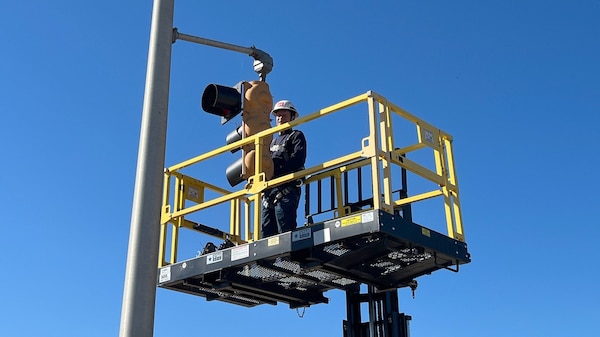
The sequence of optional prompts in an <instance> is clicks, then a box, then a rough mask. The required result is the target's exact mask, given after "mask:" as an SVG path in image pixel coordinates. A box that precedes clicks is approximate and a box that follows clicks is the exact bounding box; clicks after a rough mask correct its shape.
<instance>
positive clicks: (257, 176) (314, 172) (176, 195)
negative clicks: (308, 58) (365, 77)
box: [159, 91, 464, 266]
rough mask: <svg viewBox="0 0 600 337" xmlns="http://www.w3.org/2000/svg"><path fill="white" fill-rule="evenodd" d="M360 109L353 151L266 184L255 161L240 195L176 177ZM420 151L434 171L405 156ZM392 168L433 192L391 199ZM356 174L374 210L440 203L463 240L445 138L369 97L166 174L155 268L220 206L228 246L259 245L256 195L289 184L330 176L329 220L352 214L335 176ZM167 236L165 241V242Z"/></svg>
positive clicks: (174, 258)
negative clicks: (400, 133)
mask: <svg viewBox="0 0 600 337" xmlns="http://www.w3.org/2000/svg"><path fill="white" fill-rule="evenodd" d="M364 103H366V105H367V113H368V120H369V134H368V135H367V137H365V138H362V139H358V140H356V144H357V150H356V151H355V152H351V153H348V154H346V155H342V156H339V157H337V158H333V159H330V160H328V161H324V162H322V163H318V164H317V165H314V166H312V167H307V168H306V169H304V170H301V171H298V172H294V173H290V174H287V175H285V176H283V177H278V178H275V179H270V180H267V179H266V177H265V175H264V173H263V172H261V171H262V163H261V162H260V161H256V162H255V163H254V165H255V167H254V168H255V170H254V172H255V173H254V175H253V176H251V177H248V181H247V183H246V184H245V185H244V186H243V187H242V188H241V189H238V190H233V191H231V190H230V189H228V188H222V187H220V186H217V185H215V184H213V183H211V182H209V181H208V180H209V178H210V177H203V178H200V179H198V178H193V177H191V176H189V175H186V174H184V173H182V170H183V169H186V168H189V167H192V166H194V165H196V164H199V163H202V162H205V161H206V160H209V159H212V158H215V157H218V156H220V155H222V154H226V153H229V152H230V151H231V150H233V149H237V148H241V147H243V146H245V145H250V144H252V145H253V146H254V148H255V151H256V152H255V158H261V149H262V148H263V146H261V145H262V144H263V143H264V142H265V139H266V137H271V136H273V135H274V134H276V133H278V132H281V131H284V130H286V129H289V128H293V127H297V126H302V125H303V124H306V123H309V122H312V121H313V120H316V119H322V118H326V117H327V116H328V115H331V114H333V113H336V112H338V111H343V110H344V109H347V108H349V107H352V106H355V105H357V104H364ZM394 118H401V119H402V120H404V121H408V122H410V123H412V124H413V125H414V126H415V128H416V131H417V137H416V138H417V139H416V142H414V143H412V144H411V143H408V144H405V143H401V144H400V143H398V142H397V140H396V138H395V137H394V136H395V135H394V130H393V125H394V124H393V123H392V120H393V119H394ZM422 151H431V152H432V153H433V156H434V160H435V168H434V169H431V168H429V167H428V165H426V164H423V163H421V162H419V161H417V160H416V159H415V158H418V156H415V157H411V156H412V153H416V152H422ZM309 155H310V153H309ZM409 158H410V159H409ZM394 166H397V167H400V168H404V169H406V170H407V171H408V172H410V173H412V174H414V175H415V176H414V177H420V178H421V179H425V180H426V181H429V182H431V183H433V184H432V185H434V186H438V187H439V188H435V189H433V190H431V191H425V192H420V193H418V194H415V195H409V196H408V197H406V198H402V199H397V198H396V199H395V198H394V196H393V193H392V190H393V185H394V177H393V176H392V168H393V167H394ZM362 168H368V169H369V170H368V171H369V174H370V179H371V183H372V184H371V185H372V196H373V205H374V206H373V208H374V209H378V210H382V211H385V212H389V213H393V212H394V208H397V207H400V206H404V205H408V204H414V203H418V202H421V201H423V200H429V199H434V198H438V197H441V198H442V199H443V209H444V211H443V214H444V215H445V218H446V227H447V232H448V236H450V237H453V238H456V239H458V240H461V241H464V232H463V224H462V216H461V207H460V199H459V191H458V182H457V176H456V172H455V165H454V157H453V152H452V136H451V135H449V134H448V133H446V132H444V131H443V130H441V129H439V128H436V127H434V126H433V125H431V124H429V123H427V122H426V121H424V120H422V119H421V118H419V117H417V116H415V115H413V114H411V113H409V112H408V111H406V110H404V109H402V108H401V107H399V106H397V105H395V104H393V103H391V102H389V101H388V100H387V99H385V98H384V97H383V96H381V95H379V94H377V93H375V92H372V91H368V92H366V93H364V94H361V95H358V96H356V97H353V98H350V99H347V100H345V101H342V102H340V103H337V104H334V105H331V106H329V107H326V108H323V109H321V110H318V111H316V112H314V113H311V114H307V115H305V116H303V117H302V118H298V119H296V120H293V121H290V122H289V123H285V124H282V125H279V126H274V127H272V128H270V129H267V130H264V131H261V132H259V133H257V134H255V135H252V136H250V137H246V138H243V139H241V140H239V141H236V142H234V143H232V144H229V145H225V146H222V147H219V148H217V149H214V150H211V151H208V152H206V153H203V154H200V155H198V156H196V157H193V158H190V159H188V160H185V161H183V162H180V163H177V164H175V165H173V166H171V167H169V168H167V169H165V183H164V186H163V189H164V198H163V205H162V209H161V231H160V249H159V266H163V265H165V264H168V263H175V262H177V248H178V243H179V236H180V235H182V232H181V231H180V229H181V228H187V229H193V228H194V224H195V223H194V222H193V221H190V220H189V219H188V218H189V217H193V216H195V214H197V213H200V212H204V211H206V210H208V209H211V208H212V207H214V206H217V205H221V204H225V203H227V202H228V204H229V220H230V221H229V235H230V237H231V238H232V240H233V241H235V242H237V243H241V242H248V241H255V240H258V239H260V238H261V224H260V222H261V218H260V217H261V200H262V194H263V191H264V190H265V189H267V188H272V187H275V186H278V185H281V184H284V183H287V182H290V181H293V180H297V179H303V180H304V182H305V184H311V183H315V182H318V181H320V180H324V179H332V178H333V181H334V183H333V185H334V186H333V187H332V188H333V189H334V199H335V207H334V216H345V215H348V214H349V213H350V212H351V210H350V207H349V206H348V205H344V204H343V200H342V199H343V195H344V191H343V183H342V181H343V179H342V174H343V173H344V172H349V171H353V170H357V169H362ZM411 177H412V176H411ZM409 185H410V184H409ZM224 217H226V215H224ZM169 238H170V243H169V244H168V239H169ZM167 248H170V252H169V254H167ZM167 255H168V258H167Z"/></svg>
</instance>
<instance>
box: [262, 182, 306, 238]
mask: <svg viewBox="0 0 600 337" xmlns="http://www.w3.org/2000/svg"><path fill="white" fill-rule="evenodd" d="M271 193H273V194H277V191H275V190H273V191H272V192H271ZM300 193H301V190H300V187H294V188H292V190H291V191H290V192H289V193H288V194H286V195H284V196H283V197H282V198H281V199H279V200H278V201H276V202H275V203H274V204H273V205H270V207H265V206H264V205H263V207H262V214H261V218H262V237H263V238H266V237H267V236H272V235H275V234H279V233H284V232H288V231H291V230H293V229H296V226H297V223H296V211H297V209H298V204H299V203H300Z"/></svg>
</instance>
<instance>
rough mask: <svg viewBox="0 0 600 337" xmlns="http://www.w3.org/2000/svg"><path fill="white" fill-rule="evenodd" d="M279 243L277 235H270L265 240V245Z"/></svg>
mask: <svg viewBox="0 0 600 337" xmlns="http://www.w3.org/2000/svg"><path fill="white" fill-rule="evenodd" d="M278 244H279V236H275V237H271V238H269V240H267V247H271V246H277V245H278Z"/></svg>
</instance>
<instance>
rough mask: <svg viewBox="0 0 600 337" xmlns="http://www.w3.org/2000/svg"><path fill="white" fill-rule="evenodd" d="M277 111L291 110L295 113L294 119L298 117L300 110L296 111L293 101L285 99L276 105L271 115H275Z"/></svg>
mask: <svg viewBox="0 0 600 337" xmlns="http://www.w3.org/2000/svg"><path fill="white" fill-rule="evenodd" d="M277 110H290V111H292V112H293V113H294V116H293V117H294V118H296V117H298V110H296V107H295V106H294V104H293V103H292V102H291V101H288V100H287V99H284V100H281V101H279V102H277V103H275V105H274V106H273V110H272V111H271V113H272V114H273V115H274V114H275V111H277Z"/></svg>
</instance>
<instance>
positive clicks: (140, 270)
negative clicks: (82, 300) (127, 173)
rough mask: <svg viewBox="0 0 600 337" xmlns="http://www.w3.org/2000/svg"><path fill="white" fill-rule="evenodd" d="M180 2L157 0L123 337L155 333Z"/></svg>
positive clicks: (127, 269)
mask: <svg viewBox="0 0 600 337" xmlns="http://www.w3.org/2000/svg"><path fill="white" fill-rule="evenodd" d="M174 7H175V1H174V0H154V5H153V10H152V27H151V30H150V45H149V49H148V65H147V69H146V88H145V93H144V107H143V112H142V126H141V132H140V143H139V149H138V161H137V170H136V179H135V189H134V193H133V206H132V211H131V228H130V233H129V248H128V253H127V266H126V270H125V286H124V290H123V305H122V308H121V328H120V331H119V336H121V337H152V335H153V333H154V306H155V302H156V277H157V270H158V262H157V261H158V241H159V236H160V207H161V203H162V187H163V183H162V182H163V169H164V166H165V148H166V134H167V111H168V103H169V79H170V68H171V47H172V43H173V12H174Z"/></svg>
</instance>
